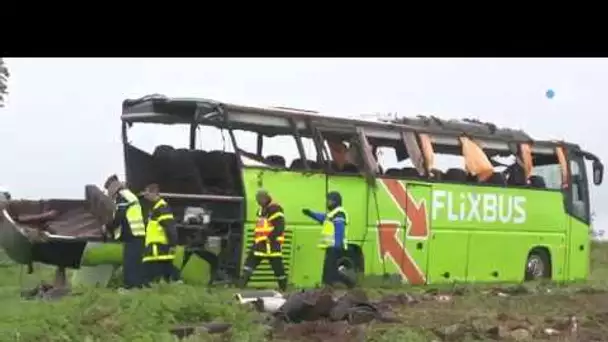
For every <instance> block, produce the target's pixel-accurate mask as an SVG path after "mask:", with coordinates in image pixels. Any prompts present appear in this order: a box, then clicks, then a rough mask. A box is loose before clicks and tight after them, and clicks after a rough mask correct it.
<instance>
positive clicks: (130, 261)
mask: <svg viewBox="0 0 608 342" xmlns="http://www.w3.org/2000/svg"><path fill="white" fill-rule="evenodd" d="M143 254H144V238H143V237H131V238H129V239H128V240H127V241H124V243H123V249H122V277H123V283H124V287H125V288H127V289H130V288H133V287H141V286H142V285H143V283H144V276H145V275H144V272H143V269H142V268H143V266H142V258H143Z"/></svg>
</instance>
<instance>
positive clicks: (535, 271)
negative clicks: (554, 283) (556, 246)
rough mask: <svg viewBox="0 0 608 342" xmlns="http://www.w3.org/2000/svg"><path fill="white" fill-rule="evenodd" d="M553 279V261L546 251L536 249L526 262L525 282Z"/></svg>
mask: <svg viewBox="0 0 608 342" xmlns="http://www.w3.org/2000/svg"><path fill="white" fill-rule="evenodd" d="M550 278H551V261H550V260H549V254H548V253H547V251H545V250H544V249H534V250H532V251H531V252H530V254H528V260H527V261H526V276H525V280H526V281H530V280H539V279H550Z"/></svg>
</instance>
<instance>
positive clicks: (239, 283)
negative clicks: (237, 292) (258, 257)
mask: <svg viewBox="0 0 608 342" xmlns="http://www.w3.org/2000/svg"><path fill="white" fill-rule="evenodd" d="M250 277H251V272H248V271H243V275H242V276H241V278H240V279H239V280H238V281H237V283H236V286H237V287H238V288H240V289H243V288H245V286H247V283H248V282H249V278H250Z"/></svg>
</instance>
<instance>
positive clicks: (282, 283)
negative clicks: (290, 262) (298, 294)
mask: <svg viewBox="0 0 608 342" xmlns="http://www.w3.org/2000/svg"><path fill="white" fill-rule="evenodd" d="M277 282H278V283H279V290H281V291H282V292H285V291H287V279H279V280H278V281H277Z"/></svg>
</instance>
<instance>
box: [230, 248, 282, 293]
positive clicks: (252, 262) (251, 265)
mask: <svg viewBox="0 0 608 342" xmlns="http://www.w3.org/2000/svg"><path fill="white" fill-rule="evenodd" d="M264 259H268V263H269V264H270V266H271V267H272V271H273V272H274V276H275V277H276V278H277V283H278V284H279V288H280V289H281V290H283V291H284V290H285V288H286V287H287V277H286V276H285V266H284V265H283V258H282V257H263V256H257V255H254V254H253V251H250V252H249V255H248V256H247V259H246V260H245V270H244V271H245V272H244V273H245V274H243V279H242V281H241V284H240V285H241V286H243V287H244V286H245V285H247V282H248V281H249V277H250V276H251V274H252V273H253V271H255V269H256V268H257V267H258V265H259V264H260V263H261V262H262V260H264Z"/></svg>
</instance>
